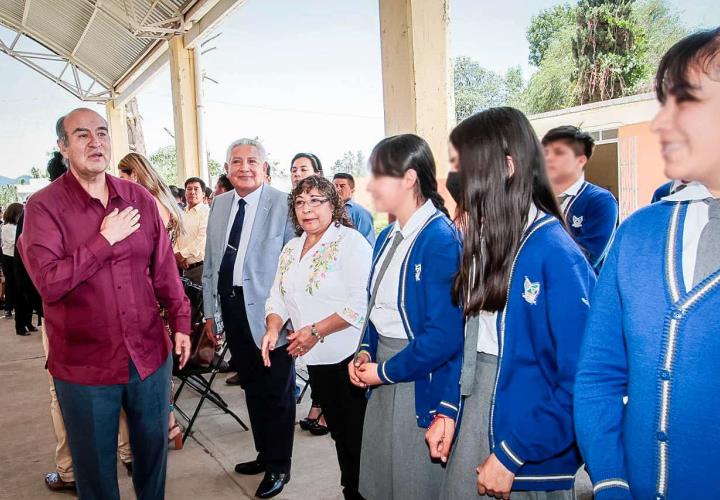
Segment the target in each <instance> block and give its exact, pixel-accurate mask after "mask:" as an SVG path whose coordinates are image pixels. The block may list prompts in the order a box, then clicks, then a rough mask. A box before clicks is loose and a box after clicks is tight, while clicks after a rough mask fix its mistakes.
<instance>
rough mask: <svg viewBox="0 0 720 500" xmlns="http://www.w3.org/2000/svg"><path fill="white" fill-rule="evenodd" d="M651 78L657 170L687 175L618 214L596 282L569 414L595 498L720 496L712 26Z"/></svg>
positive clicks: (718, 48)
mask: <svg viewBox="0 0 720 500" xmlns="http://www.w3.org/2000/svg"><path fill="white" fill-rule="evenodd" d="M655 81H656V92H657V96H658V100H659V101H660V104H661V108H660V111H659V112H658V114H657V116H656V117H655V119H654V121H653V123H652V129H653V131H654V132H656V133H657V134H658V135H659V136H660V143H661V145H662V155H663V159H664V161H665V175H666V176H667V177H669V178H671V179H685V180H687V181H690V182H689V184H688V186H687V187H686V188H685V189H683V190H681V191H678V192H676V193H675V194H673V195H670V196H668V197H665V198H664V199H663V200H662V201H661V202H659V203H655V204H653V205H650V206H648V207H646V208H644V209H642V210H639V211H638V212H636V213H635V214H634V215H632V216H631V217H629V218H628V219H627V220H626V221H625V222H624V223H623V225H622V226H621V227H620V229H619V230H618V234H617V237H616V239H615V243H614V245H613V248H612V250H611V252H610V255H609V256H608V259H607V263H606V264H605V267H604V268H603V271H602V273H601V275H600V281H599V282H598V286H597V289H596V290H595V295H594V297H593V308H592V311H591V313H590V319H589V320H588V327H587V332H586V335H585V341H584V344H583V349H582V353H581V356H580V364H579V371H578V375H577V383H576V386H575V419H576V420H575V421H576V429H577V436H578V442H579V443H580V449H581V450H582V453H583V456H584V457H585V460H586V462H587V466H588V469H589V472H590V477H591V479H592V481H593V484H594V490H595V498H596V499H597V500H606V499H631V498H635V499H646V498H653V499H685V498H692V499H708V500H709V499H717V498H720V482H718V479H717V476H716V474H717V459H718V447H719V446H720V438H718V420H720V402H719V401H718V395H720V355H719V354H718V353H720V335H718V333H719V331H718V328H719V327H718V325H720V199H719V198H720V156H719V155H718V151H717V147H718V144H720V127H718V126H717V119H718V116H720V28H717V29H714V30H711V31H701V32H698V33H695V34H692V35H690V36H688V37H686V38H684V39H683V40H681V41H680V42H678V43H677V44H676V45H674V46H673V47H672V48H670V50H669V51H668V52H667V53H666V54H665V55H664V56H663V59H662V60H661V61H660V66H659V68H658V72H657V76H656V80H655Z"/></svg>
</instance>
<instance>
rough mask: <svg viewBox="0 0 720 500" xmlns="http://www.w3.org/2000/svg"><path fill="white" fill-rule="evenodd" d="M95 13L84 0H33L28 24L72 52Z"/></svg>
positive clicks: (31, 29) (34, 30)
mask: <svg viewBox="0 0 720 500" xmlns="http://www.w3.org/2000/svg"><path fill="white" fill-rule="evenodd" d="M92 13H93V7H92V5H90V4H89V3H88V2H86V1H84V0H63V1H62V2H58V1H56V0H32V3H31V4H30V11H29V12H28V18H27V23H26V26H27V28H28V29H29V30H30V31H32V32H35V33H38V34H39V35H41V36H43V37H45V38H49V39H51V40H52V41H53V42H54V43H55V44H57V45H59V46H60V47H62V48H63V49H65V50H67V51H68V52H72V51H73V49H74V48H75V45H77V42H78V40H80V37H81V36H82V33H83V30H84V29H85V25H87V23H88V21H89V20H90V17H91V16H92Z"/></svg>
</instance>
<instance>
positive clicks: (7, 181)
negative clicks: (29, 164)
mask: <svg viewBox="0 0 720 500" xmlns="http://www.w3.org/2000/svg"><path fill="white" fill-rule="evenodd" d="M30 179H32V177H30V176H29V175H21V176H20V177H18V178H17V179H13V178H11V177H5V176H4V175H0V186H11V185H13V184H27V183H29V182H30Z"/></svg>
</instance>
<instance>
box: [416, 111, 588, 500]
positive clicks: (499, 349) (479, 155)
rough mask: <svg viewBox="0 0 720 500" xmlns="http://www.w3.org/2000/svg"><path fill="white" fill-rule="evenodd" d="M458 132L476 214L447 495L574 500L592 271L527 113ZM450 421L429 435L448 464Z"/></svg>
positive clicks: (462, 275) (462, 295) (484, 119)
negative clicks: (579, 384) (442, 431)
mask: <svg viewBox="0 0 720 500" xmlns="http://www.w3.org/2000/svg"><path fill="white" fill-rule="evenodd" d="M450 140H451V142H452V144H453V145H454V146H455V148H456V149H457V151H458V154H459V157H460V167H459V171H460V186H461V193H460V197H459V198H460V209H461V211H462V212H464V213H466V214H467V217H465V218H464V223H463V226H464V227H463V235H464V241H463V253H462V264H461V266H460V271H459V273H458V275H457V277H456V279H455V286H454V289H453V295H454V297H455V299H456V301H457V302H458V303H460V304H462V305H463V307H464V312H465V316H466V328H465V354H464V362H463V369H462V394H463V396H464V398H463V404H462V411H461V414H462V418H461V424H460V430H459V434H458V438H457V442H456V443H455V445H454V447H453V450H452V454H451V455H450V458H449V465H448V473H447V477H446V482H445V486H444V488H443V492H442V496H441V498H443V499H451V500H466V499H469V498H477V495H478V494H480V495H490V496H495V497H496V498H508V497H510V495H511V492H512V498H513V500H516V499H517V500H565V499H568V500H569V499H570V498H572V488H573V484H574V479H575V473H576V471H577V470H578V467H580V464H581V463H582V460H581V458H580V452H579V450H578V449H577V446H576V444H575V434H574V430H573V412H572V394H573V385H574V381H575V370H576V364H577V358H578V355H579V351H580V341H581V339H582V334H583V330H584V325H585V320H586V317H587V315H588V313H589V310H590V302H589V298H590V294H591V293H592V290H593V287H594V285H595V273H594V271H593V269H592V268H591V267H590V265H589V264H588V262H587V260H586V259H585V257H584V256H583V254H582V252H581V250H580V248H578V246H577V245H576V244H575V242H574V241H573V239H572V237H571V236H570V235H569V234H568V232H567V230H566V228H565V226H564V224H563V222H562V215H561V213H560V210H559V208H558V205H557V202H556V200H555V196H554V194H553V192H552V188H551V187H550V183H549V182H548V179H547V176H546V174H545V168H544V162H543V152H542V148H541V146H540V143H539V141H538V139H537V137H536V136H535V133H534V132H533V129H532V126H531V125H530V122H529V121H528V119H527V118H526V117H525V116H524V115H523V114H522V113H521V112H520V111H518V110H516V109H513V108H491V109H489V110H487V111H483V112H481V113H478V114H476V115H473V116H471V117H469V118H467V119H466V120H464V121H463V122H462V123H460V124H459V125H458V126H457V127H456V128H455V130H453V132H452V134H451V135H450ZM458 381H459V379H451V380H448V384H449V385H448V389H450V388H455V387H457V383H458ZM441 425H442V421H436V422H434V423H433V425H432V426H431V428H430V429H429V430H428V432H427V439H428V444H429V446H430V451H431V454H432V455H433V456H434V457H438V458H440V459H441V460H445V459H447V456H448V449H449V445H450V444H451V442H450V441H448V440H446V439H445V438H444V437H442V438H438V434H439V432H438V428H441Z"/></svg>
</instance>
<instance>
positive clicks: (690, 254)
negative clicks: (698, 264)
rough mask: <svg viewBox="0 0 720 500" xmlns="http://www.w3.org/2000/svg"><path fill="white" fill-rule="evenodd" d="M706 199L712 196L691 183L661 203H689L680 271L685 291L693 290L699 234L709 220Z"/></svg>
mask: <svg viewBox="0 0 720 500" xmlns="http://www.w3.org/2000/svg"><path fill="white" fill-rule="evenodd" d="M707 198H714V196H713V195H712V194H711V193H710V191H709V190H708V188H706V187H705V186H704V185H703V184H700V183H699V182H691V183H689V184H688V185H687V187H686V188H684V189H682V190H680V191H678V192H676V193H674V194H671V195H670V196H666V197H664V198H663V201H690V202H691V203H690V204H689V205H688V208H687V213H686V214H685V224H684V225H683V242H682V269H683V280H684V281H685V289H686V291H690V290H691V289H692V288H693V277H694V274H695V261H696V259H697V249H698V244H699V243H700V233H702V230H703V229H704V228H705V225H706V224H707V223H708V220H709V215H708V205H707V203H705V200H706V199H707Z"/></svg>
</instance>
